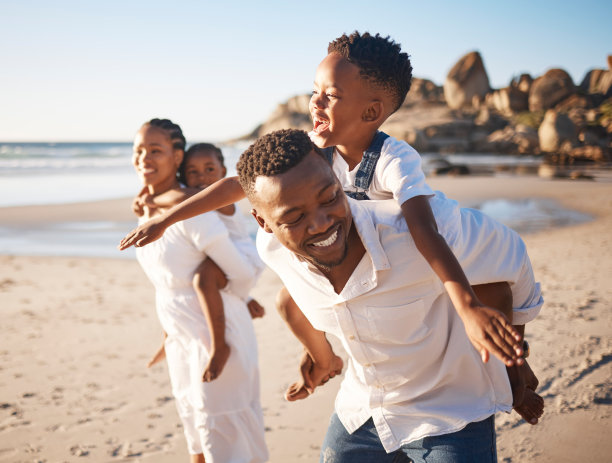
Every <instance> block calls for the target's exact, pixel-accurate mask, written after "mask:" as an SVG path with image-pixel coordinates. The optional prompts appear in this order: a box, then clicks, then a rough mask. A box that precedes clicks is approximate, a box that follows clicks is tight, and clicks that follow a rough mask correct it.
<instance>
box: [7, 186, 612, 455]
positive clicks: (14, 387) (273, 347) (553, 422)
mask: <svg viewBox="0 0 612 463" xmlns="http://www.w3.org/2000/svg"><path fill="white" fill-rule="evenodd" d="M429 183H430V185H432V186H433V187H434V188H436V189H440V190H442V191H444V192H445V193H446V194H447V196H448V197H451V198H455V199H458V200H460V201H462V202H466V203H470V202H477V201H481V200H484V199H499V198H506V199H521V198H536V197H537V198H549V199H554V200H557V201H559V202H560V203H561V204H563V205H564V206H565V207H567V208H571V209H574V210H577V211H581V212H585V213H588V214H590V215H592V216H593V217H594V219H593V220H592V221H589V222H587V223H582V224H579V225H571V226H567V227H562V228H554V229H547V230H543V231H539V232H536V233H532V234H527V235H524V236H523V237H524V239H525V241H526V243H527V247H528V250H529V254H530V256H531V259H532V263H533V266H534V271H535V275H536V279H537V280H539V281H540V282H541V283H542V286H543V290H544V297H545V300H546V303H545V305H544V308H543V309H542V312H541V314H540V315H539V317H538V318H537V319H536V320H535V321H533V322H532V323H530V324H529V325H528V326H527V330H526V331H527V335H526V338H527V339H528V340H529V342H530V344H531V357H530V363H531V365H532V367H533V369H534V371H535V373H536V374H537V376H538V377H539V380H540V388H539V391H538V392H539V393H540V394H541V395H542V396H543V397H544V399H545V404H546V409H545V412H544V417H543V418H542V420H541V423H540V424H538V425H537V426H530V425H528V424H526V423H525V422H524V421H522V420H520V419H519V417H518V415H516V414H515V413H512V414H509V415H506V414H501V415H498V416H497V429H498V440H497V443H498V454H499V461H500V462H506V463H510V462H512V463H515V462H536V463H548V462H555V463H560V462H573V461H589V462H607V461H609V459H610V455H612V441H611V440H610V439H609V437H608V436H609V435H608V434H607V433H608V432H610V429H612V415H611V412H612V409H611V405H612V363H611V360H612V337H611V334H612V283H610V282H611V280H612V233H611V230H612V182H588V181H584V182H580V181H570V180H544V179H539V178H536V177H512V176H508V177H465V178H436V177H434V178H431V179H429ZM76 220H78V221H81V222H83V221H89V220H91V221H99V220H112V221H123V220H126V221H127V220H131V213H130V200H129V199H124V200H113V201H101V202H96V203H87V204H74V205H61V206H40V207H15V208H4V209H0V223H1V224H2V225H5V226H11V227H22V228H24V229H27V228H36V227H37V226H40V225H41V224H48V223H49V222H65V221H76ZM0 263H1V265H0V300H1V307H2V315H3V320H2V334H3V341H2V344H1V346H0V359H1V363H0V368H1V376H0V461H3V462H4V461H6V462H76V461H90V462H124V461H125V462H146V463H153V462H159V463H161V462H186V461H188V459H187V452H186V448H185V442H184V437H183V435H182V430H181V427H180V423H179V418H178V416H177V414H176V410H175V408H174V401H173V399H172V396H171V393H170V385H169V380H168V376H167V370H166V367H165V365H163V364H162V365H157V366H155V367H153V368H152V369H147V368H146V367H145V364H146V362H147V360H148V359H149V357H150V356H151V354H152V353H153V352H154V350H155V349H156V348H157V346H158V345H159V342H160V339H161V328H160V326H159V323H158V321H157V318H156V315H155V310H154V294H153V287H152V286H151V285H150V283H149V282H148V281H147V279H146V278H145V276H144V274H143V272H142V271H141V269H140V267H139V266H138V264H137V263H136V261H133V260H125V259H103V258H77V257H37V256H0ZM279 285H280V283H279V280H278V278H277V277H276V276H275V275H273V274H272V273H271V272H270V271H267V272H265V273H264V274H263V276H262V278H261V280H260V281H259V283H258V285H257V287H256V288H255V290H254V291H253V296H254V297H256V298H257V299H258V300H260V301H261V302H262V303H263V304H264V306H265V307H266V309H267V315H266V317H265V318H263V319H258V320H256V321H255V329H256V333H257V337H258V342H259V358H260V371H261V389H262V405H263V408H264V418H265V424H266V439H267V443H268V447H269V450H270V455H271V458H270V461H271V462H274V463H280V462H301V461H304V462H314V461H318V453H319V448H320V444H321V442H322V440H323V436H324V434H325V431H326V428H327V422H328V419H329V416H330V414H331V412H332V409H333V401H334V397H335V393H336V391H337V388H338V385H339V383H340V380H339V379H334V380H332V381H330V382H329V383H328V384H327V385H326V386H324V387H322V388H319V389H317V390H316V391H315V394H314V395H313V396H311V397H310V398H308V399H307V400H305V401H302V402H299V403H288V402H286V401H285V400H284V399H283V392H284V390H285V388H286V387H287V386H288V385H289V383H290V382H292V381H293V380H294V379H295V378H296V376H297V366H298V359H299V354H300V351H301V349H300V347H299V345H298V343H297V341H296V340H295V339H294V338H293V336H292V335H291V333H290V332H289V330H288V329H286V328H285V327H284V324H283V322H282V320H281V319H280V318H279V316H278V315H277V314H276V313H275V311H274V308H273V300H274V296H275V294H276V291H277V289H278V287H279ZM334 345H335V346H336V347H337V345H338V344H337V343H335V344H334ZM337 351H338V353H339V354H340V355H342V353H341V350H340V349H337ZM345 358H346V357H345Z"/></svg>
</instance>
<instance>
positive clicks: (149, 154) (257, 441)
mask: <svg viewBox="0 0 612 463" xmlns="http://www.w3.org/2000/svg"><path fill="white" fill-rule="evenodd" d="M184 149H185V138H184V136H183V134H182V131H181V129H180V127H179V126H178V125H176V124H174V123H172V122H171V121H169V120H167V119H152V120H151V121H149V122H147V123H145V124H144V125H143V126H142V127H141V129H140V130H139V131H138V134H137V135H136V138H135V140H134V155H133V163H134V167H135V168H136V172H137V173H138V175H139V177H140V178H141V180H142V182H143V184H144V186H145V187H146V188H147V189H148V191H149V193H150V194H151V195H153V196H155V195H159V194H164V193H165V194H168V193H170V194H173V193H176V195H177V197H181V195H182V189H181V185H180V184H179V182H178V179H177V169H178V167H179V165H180V163H181V160H182V158H183V154H184ZM156 213H157V210H155V209H148V208H147V207H145V208H144V215H143V217H142V219H143V220H146V219H149V218H151V217H152V216H154V215H155V214H156ZM136 255H137V258H138V261H139V263H140V265H141V266H142V268H143V270H144V271H145V273H146V274H147V276H148V277H149V279H150V280H151V282H152V283H153V285H154V286H155V290H156V306H157V315H158V317H159V320H160V322H161V325H162V327H163V329H164V332H165V334H166V336H167V337H166V340H165V353H166V359H167V363H168V371H169V373H170V380H171V383H172V392H173V395H174V397H175V400H176V405H177V410H178V412H179V416H180V417H181V420H182V422H183V427H184V432H185V437H186V439H187V445H188V448H189V453H190V455H191V462H192V463H196V462H199V463H201V462H204V461H206V462H207V463H215V462H222V463H227V462H245V463H246V462H248V463H256V462H263V461H266V460H267V456H268V454H267V449H266V445H265V442H264V426H263V417H262V411H261V406H260V403H259V373H258V369H257V343H256V339H255V333H254V331H253V325H252V322H251V318H250V315H249V312H248V310H247V308H246V306H245V304H244V302H243V300H244V299H245V296H246V295H244V294H241V287H242V286H243V285H241V284H240V282H241V281H245V280H248V279H250V278H252V274H251V271H252V270H251V268H252V267H251V266H250V265H248V264H247V262H246V261H245V260H244V258H243V257H242V256H241V255H240V254H239V253H238V251H237V250H236V248H235V247H234V246H233V244H232V243H231V241H230V239H229V236H228V233H227V229H226V228H225V226H224V225H223V223H222V222H221V220H220V219H219V217H218V216H217V215H216V214H214V213H208V214H203V215H200V216H197V217H194V218H193V219H189V220H186V221H184V222H181V223H178V224H176V225H173V226H172V227H169V228H168V230H167V232H166V234H165V235H164V237H163V238H162V239H160V240H158V241H156V242H155V243H153V244H152V245H150V246H147V247H144V248H138V249H137V250H136ZM206 257H210V258H211V259H212V260H214V261H215V262H216V263H217V265H219V267H221V269H222V270H223V272H224V273H225V275H226V276H227V279H228V281H229V284H228V287H227V288H226V289H225V290H223V291H222V299H223V305H224V311H225V324H226V329H225V335H226V340H227V343H228V344H229V346H230V356H229V359H228V361H227V364H226V366H225V369H224V370H223V374H222V375H220V376H219V377H218V378H217V379H216V380H215V381H212V382H202V374H203V371H204V369H205V367H206V365H207V363H208V360H209V353H210V335H209V330H208V326H207V322H206V318H205V317H204V314H203V312H202V309H201V306H200V304H199V302H198V297H197V295H196V292H195V289H194V288H193V286H192V279H193V275H194V272H195V271H196V270H197V268H198V267H199V266H200V264H201V263H202V262H203V260H204V259H206Z"/></svg>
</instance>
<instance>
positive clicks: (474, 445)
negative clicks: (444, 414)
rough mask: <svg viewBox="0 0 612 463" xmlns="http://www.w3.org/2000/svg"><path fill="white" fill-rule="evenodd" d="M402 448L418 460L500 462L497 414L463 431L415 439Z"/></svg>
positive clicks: (413, 459) (418, 462)
mask: <svg viewBox="0 0 612 463" xmlns="http://www.w3.org/2000/svg"><path fill="white" fill-rule="evenodd" d="M401 450H402V452H404V453H405V454H406V455H407V456H408V457H410V459H411V461H412V462H414V463H425V462H427V463H496V462H497V448H496V443H495V419H494V416H493V415H492V416H490V417H489V418H487V419H485V420H483V421H477V422H474V423H469V424H468V425H467V426H466V427H465V428H463V429H462V430H461V431H457V432H454V433H450V434H443V435H441V436H432V437H426V438H424V439H420V440H418V441H414V442H411V443H409V444H406V445H403V446H402V448H401Z"/></svg>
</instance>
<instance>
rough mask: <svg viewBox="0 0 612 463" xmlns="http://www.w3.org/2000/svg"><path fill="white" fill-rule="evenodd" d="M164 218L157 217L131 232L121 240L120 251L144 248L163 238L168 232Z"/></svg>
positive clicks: (161, 216)
mask: <svg viewBox="0 0 612 463" xmlns="http://www.w3.org/2000/svg"><path fill="white" fill-rule="evenodd" d="M163 217H164V215H163V214H162V215H157V216H155V217H153V218H152V219H151V220H149V221H147V222H145V223H143V224H142V225H140V226H139V227H137V228H135V229H134V230H132V231H131V232H129V233H128V234H127V235H126V236H125V238H123V239H122V240H121V242H120V243H119V246H117V248H118V249H119V250H120V251H123V250H124V249H127V248H129V247H130V246H135V247H139V246H144V245H146V244H149V243H152V242H153V241H155V240H158V239H159V238H161V237H162V235H163V234H164V231H166V225H164V223H163Z"/></svg>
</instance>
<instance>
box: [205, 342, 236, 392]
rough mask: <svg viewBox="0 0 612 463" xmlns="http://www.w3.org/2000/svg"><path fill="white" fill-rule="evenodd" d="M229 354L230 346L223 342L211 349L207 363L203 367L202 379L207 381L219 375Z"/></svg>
mask: <svg viewBox="0 0 612 463" xmlns="http://www.w3.org/2000/svg"><path fill="white" fill-rule="evenodd" d="M229 356H230V346H228V345H227V344H223V345H221V346H219V347H216V348H214V349H213V350H212V352H211V355H210V360H209V361H208V365H206V368H205V369H204V374H203V375H202V381H203V382H205V383H209V382H211V381H214V380H215V379H217V378H218V377H219V375H220V374H221V372H222V371H223V368H224V367H225V364H226V363H227V360H228V359H229Z"/></svg>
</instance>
